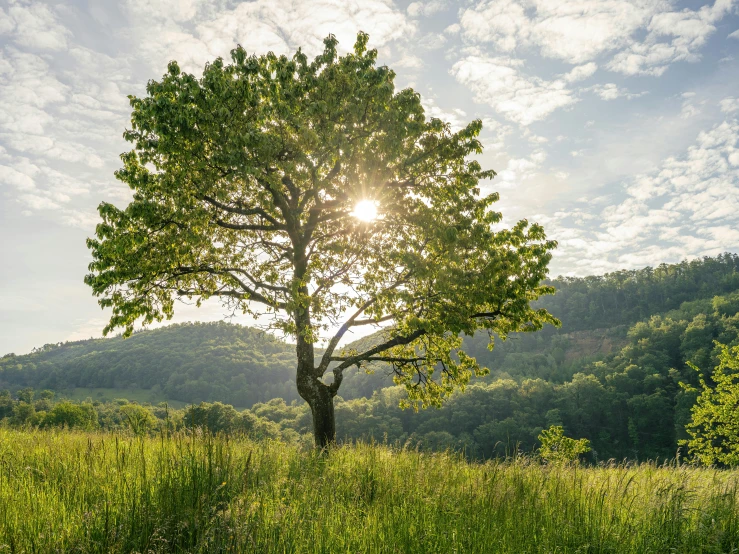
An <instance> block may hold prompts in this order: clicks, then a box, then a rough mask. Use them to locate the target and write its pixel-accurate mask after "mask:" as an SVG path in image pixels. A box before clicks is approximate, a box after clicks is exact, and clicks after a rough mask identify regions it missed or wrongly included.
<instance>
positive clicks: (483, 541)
mask: <svg viewBox="0 0 739 554" xmlns="http://www.w3.org/2000/svg"><path fill="white" fill-rule="evenodd" d="M738 500H739V473H737V472H729V471H719V470H712V469H696V468H690V467H687V466H677V467H676V466H664V467H657V466H654V465H650V464H643V465H639V466H633V467H632V466H614V467H608V468H605V467H599V468H577V467H542V466H540V465H538V464H536V463H534V462H532V461H530V460H527V459H519V460H514V461H508V462H490V463H486V464H470V463H467V462H465V461H464V460H462V459H460V457H458V456H456V455H453V454H423V453H417V452H415V451H402V450H400V451H399V450H394V449H390V448H387V447H383V446H370V445H358V446H345V447H340V448H336V449H335V450H333V451H331V452H330V453H329V454H328V455H320V454H316V453H315V452H312V451H301V450H300V449H299V448H297V447H293V446H288V445H285V444H282V443H276V442H266V443H257V442H252V441H249V440H248V439H232V440H230V439H227V438H223V437H210V436H186V435H184V434H181V435H177V436H174V437H172V438H162V437H159V438H143V439H142V438H134V437H129V436H124V435H112V434H94V433H93V434H90V433H79V432H52V431H47V432H43V431H14V430H8V429H2V428H0V553H4V552H39V553H44V552H142V553H143V552H270V553H271V552H280V553H292V552H316V553H318V552H321V553H328V552H340V553H345V552H346V553H349V552H351V553H359V552H361V553H365V552H368V553H369V552H414V553H416V552H418V553H427V552H439V553H442V552H443V553H453V552H460V553H461V552H465V553H467V552H481V553H482V552H485V553H492V552H516V553H521V552H551V553H554V552H557V553H565V552H572V553H574V552H582V553H584V552H613V553H629V552H635V553H636V552H638V553H649V552H654V553H665V552H736V551H739V505H738V504H737V501H738Z"/></svg>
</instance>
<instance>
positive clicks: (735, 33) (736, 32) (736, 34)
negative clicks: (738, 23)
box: [726, 29, 739, 40]
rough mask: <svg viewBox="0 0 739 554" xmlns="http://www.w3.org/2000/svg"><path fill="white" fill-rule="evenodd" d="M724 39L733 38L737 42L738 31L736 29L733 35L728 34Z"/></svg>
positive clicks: (738, 38) (738, 37)
mask: <svg viewBox="0 0 739 554" xmlns="http://www.w3.org/2000/svg"><path fill="white" fill-rule="evenodd" d="M726 38H735V39H737V40H739V29H737V30H736V31H734V32H733V33H731V34H730V35H729V36H728V37H726Z"/></svg>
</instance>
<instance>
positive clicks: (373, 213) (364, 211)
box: [352, 200, 377, 223]
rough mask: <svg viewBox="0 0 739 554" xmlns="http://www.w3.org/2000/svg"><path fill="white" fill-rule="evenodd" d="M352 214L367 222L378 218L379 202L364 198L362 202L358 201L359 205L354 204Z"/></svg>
mask: <svg viewBox="0 0 739 554" xmlns="http://www.w3.org/2000/svg"><path fill="white" fill-rule="evenodd" d="M352 215H353V216H354V217H356V218H357V219H359V220H360V221H364V222H367V223H369V222H370V221H374V220H375V219H377V202H375V201H374V200H362V201H361V202H358V203H357V205H356V206H354V211H353V212H352Z"/></svg>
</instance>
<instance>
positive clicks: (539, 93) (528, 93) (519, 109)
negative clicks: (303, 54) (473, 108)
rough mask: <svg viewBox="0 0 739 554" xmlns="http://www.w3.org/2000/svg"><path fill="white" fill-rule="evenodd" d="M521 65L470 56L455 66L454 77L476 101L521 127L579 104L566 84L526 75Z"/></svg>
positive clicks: (517, 62)
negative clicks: (488, 106)
mask: <svg viewBox="0 0 739 554" xmlns="http://www.w3.org/2000/svg"><path fill="white" fill-rule="evenodd" d="M522 65H523V62H521V61H520V60H515V59H510V58H491V57H487V56H484V55H468V56H466V57H465V58H463V59H461V60H459V61H458V62H456V63H455V64H454V66H453V67H452V70H451V74H452V75H454V77H455V78H456V79H457V81H459V82H460V83H462V84H463V85H466V86H467V87H468V88H469V89H470V90H471V91H472V92H473V93H474V95H475V101H477V102H480V103H483V104H488V105H490V106H491V107H492V108H493V109H494V110H495V111H497V112H498V113H499V114H501V115H503V116H504V117H506V118H507V119H509V120H511V121H515V122H516V123H520V124H521V125H529V124H531V123H533V122H535V121H539V120H541V119H544V118H546V117H547V116H548V115H549V114H551V113H552V112H554V111H555V110H557V109H559V108H564V107H566V106H569V105H571V104H574V103H575V102H577V101H578V100H577V98H576V97H575V96H574V95H573V93H572V91H571V90H568V89H567V88H566V86H565V82H564V81H562V80H554V81H547V80H544V79H541V78H539V77H535V76H527V75H524V74H523V73H522V72H521V71H520V68H521V67H522Z"/></svg>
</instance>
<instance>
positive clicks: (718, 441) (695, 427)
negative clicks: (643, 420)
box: [681, 344, 739, 466]
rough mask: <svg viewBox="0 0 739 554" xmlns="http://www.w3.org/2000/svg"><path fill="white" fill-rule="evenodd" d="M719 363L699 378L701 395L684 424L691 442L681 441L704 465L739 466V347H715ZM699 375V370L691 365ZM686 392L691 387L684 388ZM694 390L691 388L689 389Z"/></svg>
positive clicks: (720, 345) (688, 440)
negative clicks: (688, 421)
mask: <svg viewBox="0 0 739 554" xmlns="http://www.w3.org/2000/svg"><path fill="white" fill-rule="evenodd" d="M717 347H718V348H719V355H718V357H719V364H718V365H717V366H716V368H715V369H714V371H713V374H712V375H711V376H710V380H708V381H709V382H707V379H706V377H704V376H703V375H701V377H700V387H701V388H700V395H699V396H698V399H697V401H696V403H695V405H694V406H693V408H692V410H691V413H692V419H691V421H690V423H688V425H687V431H688V434H689V435H690V439H686V440H683V441H681V443H682V444H686V445H687V446H688V451H689V452H690V454H692V455H693V456H694V457H695V458H696V459H697V460H699V461H700V462H701V463H704V464H706V465H712V464H717V463H718V464H723V465H727V466H737V465H739V411H738V410H737V407H739V346H735V347H733V348H729V347H728V346H726V345H723V344H717ZM692 367H693V368H694V369H695V370H696V371H698V372H699V373H700V369H699V368H698V367H696V366H692ZM686 388H687V389H688V390H691V389H692V387H689V386H686ZM692 390H694V389H692Z"/></svg>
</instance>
